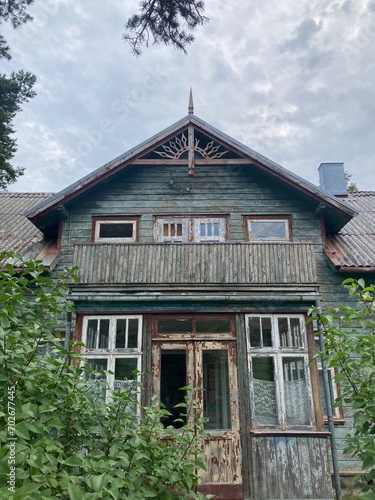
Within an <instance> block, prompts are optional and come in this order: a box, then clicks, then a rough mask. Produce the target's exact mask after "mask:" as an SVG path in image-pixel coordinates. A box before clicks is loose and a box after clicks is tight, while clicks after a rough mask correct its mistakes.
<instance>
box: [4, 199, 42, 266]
mask: <svg viewBox="0 0 375 500" xmlns="http://www.w3.org/2000/svg"><path fill="white" fill-rule="evenodd" d="M50 197H51V193H8V192H4V193H0V251H1V250H7V251H13V252H18V253H20V254H21V255H22V257H23V258H24V259H34V258H36V257H37V256H38V255H39V253H40V251H41V250H42V248H43V246H44V244H45V243H46V242H45V238H44V235H43V233H42V232H41V231H40V230H39V229H38V228H37V227H36V226H34V224H32V223H31V222H30V221H29V220H28V219H27V217H25V215H24V212H25V211H26V210H30V208H31V207H33V206H35V205H36V204H37V203H41V202H43V201H45V200H46V199H48V198H50Z"/></svg>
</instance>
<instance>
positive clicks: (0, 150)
mask: <svg viewBox="0 0 375 500" xmlns="http://www.w3.org/2000/svg"><path fill="white" fill-rule="evenodd" d="M35 80H36V78H35V76H34V75H32V74H31V73H29V72H27V71H26V72H25V71H22V70H21V71H17V72H16V73H15V72H13V73H12V74H11V75H10V76H6V75H0V189H5V188H6V187H7V185H8V184H10V183H12V182H15V181H16V180H17V177H18V176H20V175H22V174H23V171H24V169H23V168H20V167H13V166H12V165H11V163H10V160H11V159H12V158H13V156H14V154H15V152H16V149H17V148H16V140H15V139H14V138H13V137H12V135H13V134H14V130H13V127H12V121H13V119H14V117H15V116H16V114H17V113H18V112H19V111H21V104H22V103H24V102H27V101H28V100H29V99H31V98H32V97H34V96H35V95H36V94H35V92H34V91H33V86H34V84H35Z"/></svg>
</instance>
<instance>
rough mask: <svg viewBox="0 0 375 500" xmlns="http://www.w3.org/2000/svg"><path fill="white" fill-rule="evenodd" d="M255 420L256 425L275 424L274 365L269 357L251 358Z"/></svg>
mask: <svg viewBox="0 0 375 500" xmlns="http://www.w3.org/2000/svg"><path fill="white" fill-rule="evenodd" d="M252 368H253V383H254V407H255V421H256V423H257V424H258V425H269V426H276V425H277V424H278V419H277V404H276V386H275V366H274V360H273V358H271V357H267V358H266V357H264V358H263V357H262V358H255V357H253V358H252Z"/></svg>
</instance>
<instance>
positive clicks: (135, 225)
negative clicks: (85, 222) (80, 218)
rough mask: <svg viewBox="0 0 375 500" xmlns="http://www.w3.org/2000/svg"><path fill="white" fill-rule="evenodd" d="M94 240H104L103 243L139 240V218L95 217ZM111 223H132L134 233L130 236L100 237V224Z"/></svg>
mask: <svg viewBox="0 0 375 500" xmlns="http://www.w3.org/2000/svg"><path fill="white" fill-rule="evenodd" d="M94 224H95V227H94V241H96V242H102V243H132V242H134V241H137V237H138V235H137V228H138V220H137V219H127V218H123V219H122V218H116V219H112V218H108V219H104V218H103V219H102V218H100V219H95V220H94ZM105 224H106V225H109V224H131V225H132V227H133V234H132V236H131V237H129V238H105V237H100V226H101V225H105Z"/></svg>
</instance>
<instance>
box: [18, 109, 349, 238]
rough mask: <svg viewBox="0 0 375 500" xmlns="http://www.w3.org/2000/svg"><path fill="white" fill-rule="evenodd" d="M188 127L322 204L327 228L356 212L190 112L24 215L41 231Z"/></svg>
mask: <svg viewBox="0 0 375 500" xmlns="http://www.w3.org/2000/svg"><path fill="white" fill-rule="evenodd" d="M188 127H194V129H196V130H198V131H200V132H202V133H205V134H207V135H209V136H210V137H212V138H214V139H215V140H216V141H218V142H219V143H220V144H223V145H225V147H227V148H231V150H232V151H234V152H235V153H236V154H238V155H239V157H240V158H241V160H239V161H240V163H241V165H247V164H248V165H249V166H250V165H251V166H253V165H255V166H256V167H257V168H258V169H259V170H261V171H262V172H264V173H265V174H267V175H269V176H271V177H272V178H274V179H276V180H278V181H280V182H281V183H284V184H286V185H288V186H289V187H291V188H292V189H295V190H297V191H298V192H299V193H301V194H302V195H303V196H306V197H307V198H309V199H310V200H312V201H313V202H316V204H317V208H318V207H324V209H323V210H322V215H323V217H324V218H325V219H326V221H327V227H328V230H329V231H333V232H335V231H338V230H339V229H340V228H341V227H343V226H344V225H345V224H346V223H347V222H348V221H349V220H350V219H351V218H352V217H354V216H355V215H357V213H358V211H357V210H356V209H355V208H353V207H352V206H351V205H349V204H347V203H345V202H344V201H342V200H340V199H338V198H336V197H334V196H331V195H329V194H328V193H326V192H324V191H322V190H321V189H320V188H318V187H317V186H315V185H314V184H312V183H310V182H308V181H306V180H304V179H302V178H301V177H299V176H298V175H296V174H294V173H292V172H290V171H289V170H287V169H285V168H283V167H282V166H281V165H278V164H277V163H275V162H273V161H272V160H270V159H268V158H266V157H265V156H263V155H261V154H259V153H257V152H256V151H254V150H252V149H251V148H249V147H247V146H245V145H244V144H242V143H240V142H238V141H237V140H235V139H233V138H231V137H229V136H227V135H226V134H223V133H222V132H220V131H219V130H217V129H215V128H214V127H212V126H211V125H209V124H207V123H206V122H204V121H203V120H201V119H200V118H198V117H196V116H195V115H192V114H189V115H187V116H186V117H184V118H183V119H181V120H180V121H178V122H176V123H175V124H173V125H171V126H170V127H168V128H166V129H164V130H163V131H162V132H160V133H158V134H156V135H154V136H153V137H151V138H149V139H147V140H146V141H144V142H142V143H141V144H139V145H138V146H136V147H134V148H132V149H130V150H129V151H127V152H126V153H124V154H122V155H120V156H118V157H117V158H115V159H114V160H112V161H111V162H108V163H106V164H105V165H103V166H102V167H100V168H98V169H97V170H95V171H94V172H92V173H90V174H88V175H87V176H85V177H83V178H82V179H80V180H78V181H76V182H75V183H73V184H71V185H70V186H68V187H67V188H65V189H63V190H62V191H60V192H58V193H56V194H55V195H53V196H51V197H50V198H49V199H47V200H45V201H43V202H41V203H40V204H38V205H36V206H35V207H33V208H32V209H30V210H28V211H27V212H26V213H25V215H26V216H27V217H28V218H29V220H30V221H31V222H33V223H34V224H35V225H36V226H37V227H38V228H40V229H41V230H42V231H45V230H46V228H48V227H49V226H51V225H54V224H56V221H57V220H58V219H61V218H63V217H64V215H63V214H64V213H65V212H66V210H65V205H67V204H69V203H71V202H72V201H75V200H76V199H78V198H79V197H80V196H82V195H84V194H86V193H88V192H89V191H90V190H91V189H93V188H94V187H96V186H97V185H98V184H99V183H101V182H103V181H105V180H108V179H110V178H111V177H112V176H114V175H116V174H117V173H118V172H119V171H121V170H123V169H126V168H128V167H130V166H131V165H134V163H135V162H137V160H139V159H140V158H142V157H143V156H145V155H146V154H147V153H149V152H151V151H152V150H153V149H154V148H155V147H156V146H158V145H160V144H162V143H163V142H166V141H168V140H170V139H172V138H173V137H175V136H176V134H179V133H181V132H182V131H184V130H185V129H187V128H188ZM212 161H214V160H212Z"/></svg>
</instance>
